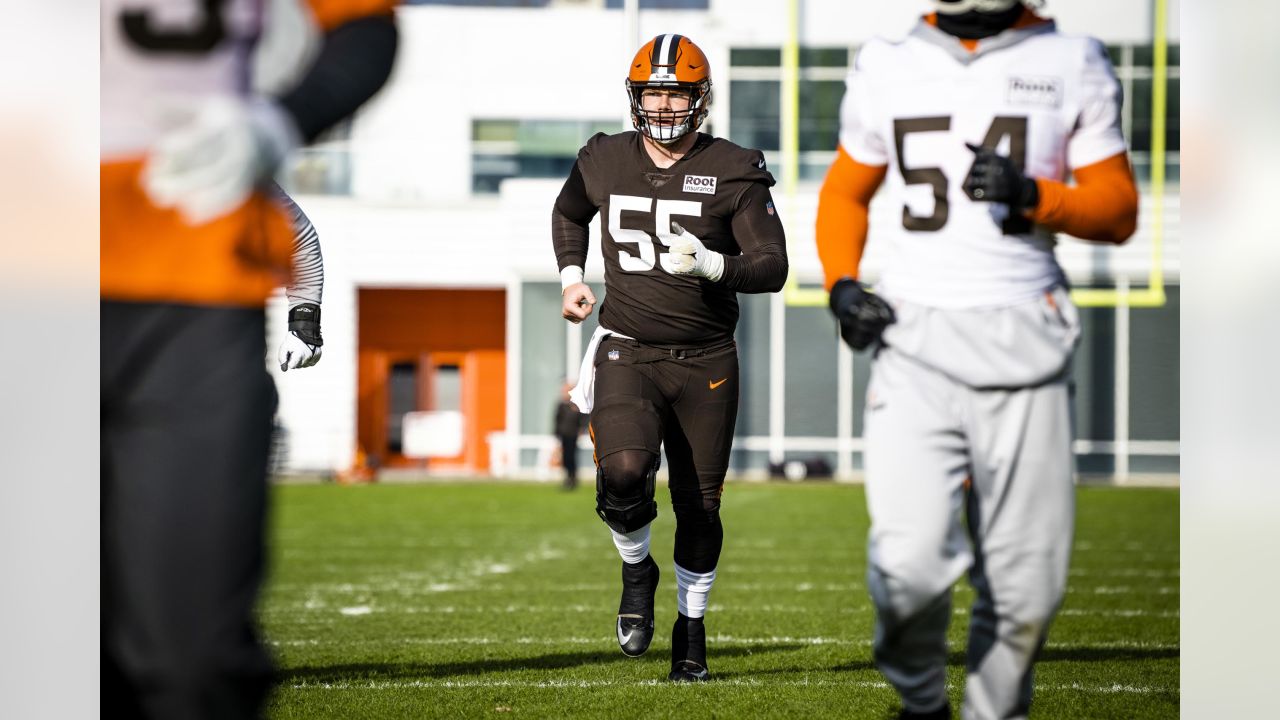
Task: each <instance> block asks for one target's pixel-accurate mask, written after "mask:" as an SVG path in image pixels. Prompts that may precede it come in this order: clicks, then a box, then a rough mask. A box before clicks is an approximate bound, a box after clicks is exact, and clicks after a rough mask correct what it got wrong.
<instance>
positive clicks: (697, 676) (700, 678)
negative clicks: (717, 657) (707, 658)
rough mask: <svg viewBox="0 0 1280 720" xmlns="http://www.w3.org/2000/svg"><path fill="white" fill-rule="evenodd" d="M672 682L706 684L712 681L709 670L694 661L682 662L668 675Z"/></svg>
mask: <svg viewBox="0 0 1280 720" xmlns="http://www.w3.org/2000/svg"><path fill="white" fill-rule="evenodd" d="M667 679H668V680H670V681H671V682H706V681H708V680H710V679H711V673H709V672H707V669H706V668H704V667H702V666H701V665H699V664H698V663H696V662H694V661H692V660H681V661H680V662H678V663H676V666H675V667H674V668H672V669H671V674H669V675H667Z"/></svg>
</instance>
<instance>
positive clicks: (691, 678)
mask: <svg viewBox="0 0 1280 720" xmlns="http://www.w3.org/2000/svg"><path fill="white" fill-rule="evenodd" d="M667 679H668V680H670V681H672V682H706V681H707V680H710V679H711V673H709V672H707V628H706V626H705V625H703V623H702V618H689V617H685V616H684V615H677V616H676V624H675V626H674V627H672V628H671V673H670V674H669V675H667Z"/></svg>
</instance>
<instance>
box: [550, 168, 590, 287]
mask: <svg viewBox="0 0 1280 720" xmlns="http://www.w3.org/2000/svg"><path fill="white" fill-rule="evenodd" d="M583 152H586V150H585V149H584V150H583ZM581 162H582V160H581V158H580V159H579V161H578V162H576V163H574V165H573V170H571V171H570V172H569V179H568V180H565V181H564V187H562V188H560V196H559V197H557V198H556V204H555V206H554V207H553V208H552V209H551V245H552V247H553V248H555V252H556V263H557V264H558V265H559V267H560V269H561V270H564V269H565V268H567V267H569V266H571V265H576V266H577V267H586V264H587V252H588V250H590V243H591V231H590V228H589V226H590V224H591V218H593V217H595V214H596V210H597V208H596V206H595V204H594V203H592V202H591V198H590V197H588V196H587V186H586V182H585V181H584V180H583V179H582V170H581V169H580V167H579V165H580V164H581Z"/></svg>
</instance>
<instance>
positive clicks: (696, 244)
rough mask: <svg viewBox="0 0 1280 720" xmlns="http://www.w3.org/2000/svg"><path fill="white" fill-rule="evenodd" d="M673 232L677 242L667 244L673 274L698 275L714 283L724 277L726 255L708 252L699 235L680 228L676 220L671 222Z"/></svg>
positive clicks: (712, 251) (713, 251)
mask: <svg viewBox="0 0 1280 720" xmlns="http://www.w3.org/2000/svg"><path fill="white" fill-rule="evenodd" d="M671 232H673V233H675V234H676V238H675V240H672V241H671V242H669V243H667V250H668V252H667V254H668V255H669V256H670V257H671V261H670V263H671V264H670V269H671V272H673V273H675V274H677V275H696V276H698V277H704V278H706V279H708V280H711V281H713V282H714V281H717V280H719V279H720V278H721V276H723V275H724V255H721V254H720V253H718V252H716V251H715V250H708V249H707V246H706V245H703V244H702V241H701V240H699V239H698V236H697V235H694V234H693V233H691V232H689V231H687V230H685V229H684V228H682V227H680V223H678V222H675V221H674V220H673V221H672V222H671Z"/></svg>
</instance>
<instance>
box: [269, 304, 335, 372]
mask: <svg viewBox="0 0 1280 720" xmlns="http://www.w3.org/2000/svg"><path fill="white" fill-rule="evenodd" d="M323 346H324V337H323V336H321V334H320V306H319V305H317V304H316V303H302V304H300V305H298V306H296V307H293V308H290V309H289V334H288V335H285V336H284V342H282V343H280V352H279V353H277V354H276V360H278V361H279V362H280V371H281V372H289V371H290V370H295V369H297V368H307V367H311V366H312V365H315V364H316V363H318V362H320V353H321V352H322V350H323Z"/></svg>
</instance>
